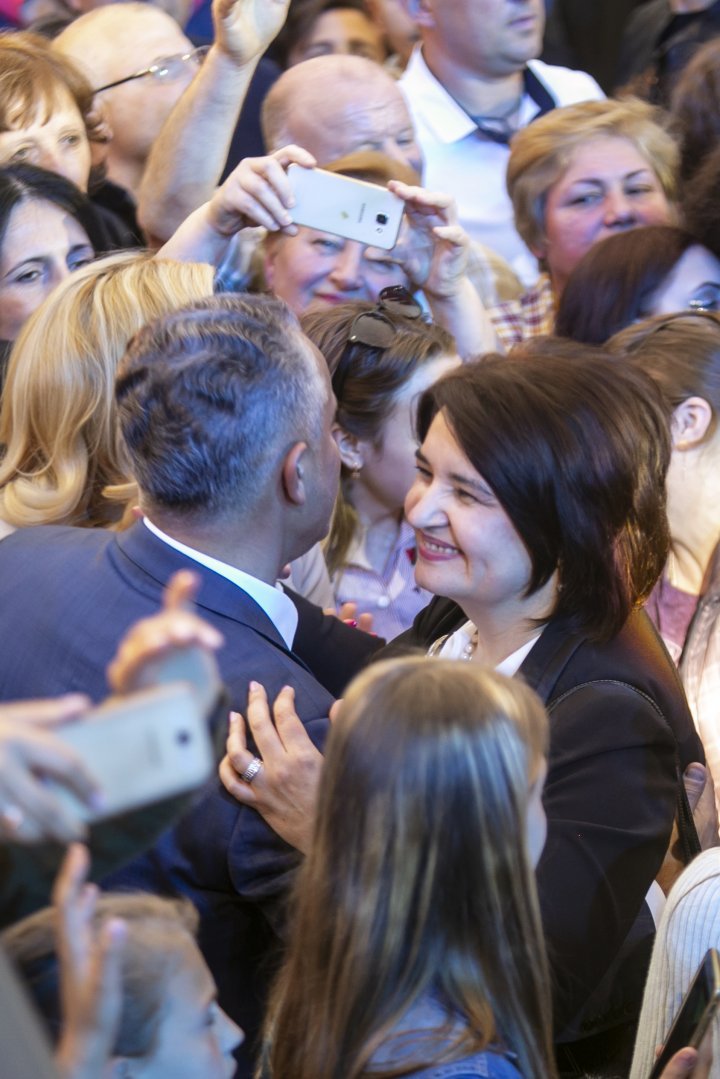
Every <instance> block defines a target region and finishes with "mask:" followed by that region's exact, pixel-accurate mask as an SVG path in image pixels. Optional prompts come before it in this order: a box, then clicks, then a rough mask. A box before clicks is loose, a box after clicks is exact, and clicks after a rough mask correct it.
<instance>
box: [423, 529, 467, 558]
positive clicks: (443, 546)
mask: <svg viewBox="0 0 720 1079" xmlns="http://www.w3.org/2000/svg"><path fill="white" fill-rule="evenodd" d="M416 537H417V538H416V543H417V553H418V557H419V558H422V559H424V560H425V561H426V562H446V561H447V560H448V559H450V558H455V557H456V556H457V555H459V554H460V549H459V548H458V547H453V545H452V544H450V543H443V542H442V540H438V539H433V538H432V537H430V536H426V535H425V534H424V533H423V532H418V533H416Z"/></svg>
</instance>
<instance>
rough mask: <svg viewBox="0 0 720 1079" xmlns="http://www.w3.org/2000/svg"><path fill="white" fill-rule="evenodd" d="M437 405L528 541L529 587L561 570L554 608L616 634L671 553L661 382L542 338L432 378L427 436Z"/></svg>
mask: <svg viewBox="0 0 720 1079" xmlns="http://www.w3.org/2000/svg"><path fill="white" fill-rule="evenodd" d="M438 412H442V413H443V416H444V419H445V421H446V422H447V424H448V425H449V427H450V429H451V430H452V432H453V435H454V437H455V438H456V439H457V442H458V445H459V446H460V448H461V450H462V452H463V453H464V454H465V456H466V457H467V459H468V461H469V462H470V464H471V465H472V466H473V468H474V469H475V470H476V471H477V472H479V473H480V475H481V476H482V477H483V479H484V480H485V481H486V483H488V484H489V485H490V487H491V488H492V490H493V491H494V493H495V496H496V497H497V499H498V500H499V502H500V503H501V505H502V507H503V508H504V510H505V512H506V513H507V515H508V517H509V518H510V520H511V521H512V524H513V526H514V527H515V529H516V531H517V533H518V535H519V536H520V538H521V540H522V541H523V543H524V544H525V547H526V548H527V551H528V554H529V556H530V561H531V565H532V573H531V577H530V581H529V583H528V587H527V591H526V595H528V596H529V595H532V593H533V592H535V591H537V589H539V588H541V587H542V586H543V585H544V584H546V582H547V581H548V580H549V579H550V578H551V576H552V575H553V573H555V571H556V570H557V572H558V584H559V589H558V596H557V601H556V604H555V608H554V610H553V611H552V615H551V616H552V617H562V618H567V619H568V620H569V621H570V622H571V623H572V624H573V625H574V626H575V627H576V628H579V629H582V630H583V631H584V632H586V633H587V634H588V636H590V637H591V638H593V639H595V640H608V639H609V638H610V637H612V636H614V635H615V634H616V633H617V632H618V631H619V630H620V628H621V627H622V625H623V624H624V622H625V620H626V619H627V617H628V615H629V614H630V612H631V610H632V609H633V607H635V606H637V605H639V604H641V603H642V602H643V600H644V599H645V598H646V597H647V595H648V594H649V593H650V591H651V590H652V588H653V585H654V584H655V582H656V581H657V579H658V577H659V576H660V573H661V572H662V568H663V566H664V564H665V561H666V559H667V555H668V550H669V532H668V524H667V517H666V514H665V474H666V471H667V467H668V463H669V460H670V427H669V416H668V413H667V411H666V409H665V407H664V406H663V402H662V397H661V395H660V392H659V390H658V388H657V386H655V384H654V383H653V382H652V380H651V379H650V378H648V377H647V376H646V375H644V374H643V373H642V372H640V371H635V370H630V369H629V368H628V367H627V366H626V365H624V364H623V363H622V362H618V361H617V360H615V359H614V358H613V357H611V356H609V355H608V354H606V353H604V352H601V351H600V350H599V349H593V348H588V347H584V346H582V345H576V344H574V343H570V342H567V341H559V340H557V339H555V338H549V337H548V338H538V339H537V340H536V341H534V342H531V343H529V344H528V345H525V346H522V347H520V348H518V349H515V350H513V352H511V353H510V355H509V356H508V357H504V356H488V357H486V358H484V359H483V360H482V361H480V362H477V363H473V364H468V365H466V366H464V367H462V368H460V369H459V370H457V371H453V372H450V373H449V374H447V375H445V376H444V377H443V378H442V379H440V381H439V382H437V383H435V385H433V386H431V387H430V389H428V390H427V391H426V392H425V393H424V394H423V396H422V397H421V399H420V405H419V409H418V434H419V437H420V439H421V440H422V439H424V438H425V436H426V434H427V432H428V429H429V427H430V424H431V423H432V420H433V418H434V417H435V415H436V414H437V413H438Z"/></svg>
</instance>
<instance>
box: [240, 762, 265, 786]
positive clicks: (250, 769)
mask: <svg viewBox="0 0 720 1079" xmlns="http://www.w3.org/2000/svg"><path fill="white" fill-rule="evenodd" d="M262 766H263V762H262V761H261V760H260V758H259V757H253V759H252V760H251V761H250V763H249V764H248V766H247V768H246V769H245V771H244V772H243V773H242V775H241V776H240V778H241V779H242V781H243V783H248V784H249V783H252V781H253V779H255V776H256V775H257V774H258V772H259V771H260V769H261V768H262Z"/></svg>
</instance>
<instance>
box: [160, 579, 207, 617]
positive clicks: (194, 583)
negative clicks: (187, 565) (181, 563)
mask: <svg viewBox="0 0 720 1079" xmlns="http://www.w3.org/2000/svg"><path fill="white" fill-rule="evenodd" d="M199 587H200V578H199V577H198V575H197V573H193V572H192V570H189V569H181V570H179V571H178V572H177V573H173V575H172V577H171V578H170V580H169V581H168V583H167V584H166V586H165V589H164V590H163V596H162V607H163V610H164V611H192V610H193V604H194V601H195V597H196V595H197V592H198V588H199Z"/></svg>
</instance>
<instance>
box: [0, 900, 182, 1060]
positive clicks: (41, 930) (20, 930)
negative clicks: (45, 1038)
mask: <svg viewBox="0 0 720 1079" xmlns="http://www.w3.org/2000/svg"><path fill="white" fill-rule="evenodd" d="M113 918H122V920H123V921H124V922H125V923H126V926H127V931H126V937H125V940H124V942H123V948H122V952H121V968H122V972H121V983H122V1012H121V1018H120V1025H119V1029H118V1032H117V1035H116V1038H115V1045H114V1048H113V1055H114V1056H127V1057H143V1056H146V1055H147V1054H149V1053H151V1052H152V1050H153V1047H154V1041H155V1037H156V1034H157V1030H158V1026H159V1024H160V1021H161V1019H162V1016H163V1009H164V1002H165V996H166V993H167V991H168V986H169V983H170V980H171V978H172V977H173V975H174V974H175V973H176V972H177V971H178V970H179V969H180V968H181V967H182V965H183V962H184V960H185V957H186V956H187V950H188V947H190V948H194V947H195V945H194V939H193V938H194V936H195V933H196V931H197V921H198V918H197V912H196V911H195V909H194V907H192V905H191V904H190V903H189V902H187V901H184V902H179V901H176V900H170V899H161V898H160V897H158V896H153V895H140V894H138V895H122V894H117V895H113V894H107V895H101V896H100V897H99V898H98V900H97V906H96V912H95V924H96V926H98V927H99V926H101V925H104V924H105V923H106V922H108V921H110V920H111V919H113ZM55 926H56V920H55V912H54V911H53V910H52V909H50V908H46V909H44V910H41V911H38V912H37V913H35V914H31V915H30V916H29V917H27V918H24V919H23V920H22V921H20V922H18V923H17V924H16V925H13V926H12V927H11V928H9V929H6V930H5V931H4V932H3V933H2V934H1V935H0V943H1V944H2V946H3V949H4V950H5V952H6V953H7V955H8V956H9V957H10V959H11V961H12V962H13V963H14V965H15V967H16V968H17V970H18V972H19V974H20V977H21V979H22V981H23V982H24V984H25V985H26V987H27V989H28V991H29V993H30V996H31V999H32V1000H33V1002H34V1003H35V1005H36V1007H37V1008H38V1011H39V1012H40V1014H41V1016H42V1017H43V1019H44V1020H45V1024H46V1026H47V1028H48V1032H49V1034H50V1036H51V1038H52V1040H53V1041H56V1040H57V1039H58V1037H59V1035H60V1032H61V1024H62V1015H61V1010H60V991H59V970H58V957H57V940H56V928H55Z"/></svg>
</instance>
